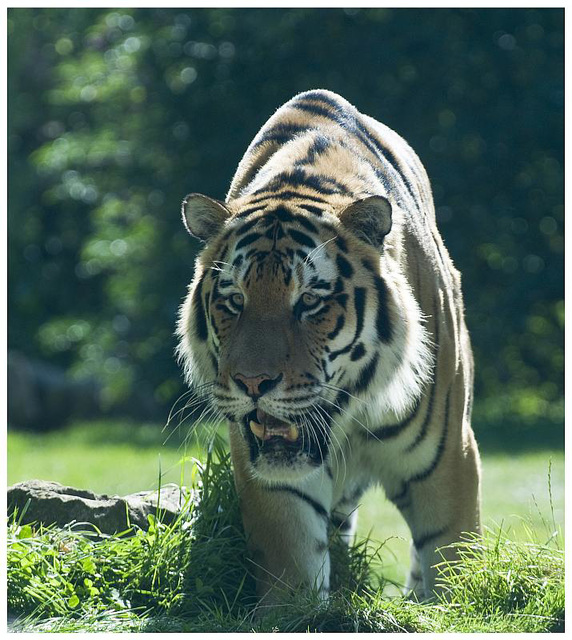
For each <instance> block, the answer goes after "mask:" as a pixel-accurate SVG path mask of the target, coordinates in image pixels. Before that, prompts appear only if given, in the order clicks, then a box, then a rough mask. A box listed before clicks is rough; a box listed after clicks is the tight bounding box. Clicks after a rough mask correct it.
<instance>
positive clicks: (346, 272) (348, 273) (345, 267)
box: [336, 253, 354, 278]
mask: <svg viewBox="0 0 572 640" xmlns="http://www.w3.org/2000/svg"><path fill="white" fill-rule="evenodd" d="M336 266H337V267H338V270H339V272H340V273H341V274H342V277H344V278H351V277H352V276H353V274H354V268H353V267H352V265H351V264H350V263H349V262H348V261H347V260H346V259H345V258H344V256H343V255H342V254H341V253H338V255H337V256H336Z"/></svg>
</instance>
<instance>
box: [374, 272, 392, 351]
mask: <svg viewBox="0 0 572 640" xmlns="http://www.w3.org/2000/svg"><path fill="white" fill-rule="evenodd" d="M373 284H374V286H375V288H376V290H377V305H378V307H377V319H376V323H375V324H376V330H377V337H378V338H379V339H380V340H381V342H385V343H386V344H387V343H388V342H390V341H391V338H392V335H393V329H392V327H391V322H390V320H389V308H388V302H389V291H388V289H387V285H386V284H385V280H383V278H381V277H380V276H378V275H374V276H373Z"/></svg>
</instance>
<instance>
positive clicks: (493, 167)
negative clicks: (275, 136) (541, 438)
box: [8, 9, 564, 428]
mask: <svg viewBox="0 0 572 640" xmlns="http://www.w3.org/2000/svg"><path fill="white" fill-rule="evenodd" d="M563 17H564V13H563V10H560V9H476V10H469V9H467V10H453V9H428V10H418V9H414V10H409V9H401V10H394V9H361V10H360V9H346V10H342V9H321V10H318V9H195V10H193V9H190V10H174V9H148V10H147V9H146V10H139V9H137V10H132V9H117V10H104V9H12V10H10V11H9V14H8V53H9V59H8V65H9V76H8V81H9V212H8V214H9V225H8V230H9V243H10V245H9V246H10V251H9V290H8V298H9V348H10V349H13V350H16V351H19V352H22V353H24V354H26V355H27V356H30V357H32V358H36V359H40V360H46V361H50V362H52V363H56V364H58V365H59V366H62V367H64V368H65V369H66V370H67V371H68V372H69V374H70V376H74V377H77V378H82V377H95V378H97V379H98V380H99V381H100V383H101V384H102V385H103V402H104V407H108V408H109V407H113V406H127V404H125V403H126V402H127V401H128V399H129V398H132V397H134V394H139V396H138V397H142V395H143V396H145V397H146V398H147V399H148V400H149V399H151V400H152V401H153V402H152V403H151V405H149V403H148V406H154V407H155V408H156V411H157V415H162V414H164V413H166V411H167V409H168V407H169V406H170V405H171V404H172V403H173V402H174V400H175V399H176V398H177V396H178V395H179V394H180V393H181V392H182V391H183V386H182V381H181V377H180V374H179V371H178V369H177V367H176V364H175V362H174V358H173V349H174V346H175V341H174V337H173V330H174V325H175V320H176V312H177V308H178V305H179V304H180V302H181V300H182V298H183V296H184V295H185V290H186V285H187V283H188V282H189V280H190V278H191V276H192V270H193V260H194V256H195V253H196V251H197V249H198V245H197V244H196V243H195V242H194V241H193V240H192V239H191V238H190V237H189V236H188V235H187V234H186V232H185V231H184V229H183V226H182V224H181V222H180V216H179V208H180V202H181V200H182V198H183V197H184V195H185V194H186V193H188V192H191V191H200V192H203V193H206V194H209V195H211V196H214V197H217V198H224V195H225V192H226V189H227V188H228V185H229V183H230V179H231V177H232V174H233V171H234V169H235V167H236V165H237V163H238V161H239V160H240V158H241V155H242V154H243V152H244V150H245V149H246V147H247V145H248V143H249V142H250V140H251V139H252V137H253V136H254V134H255V133H256V131H257V130H258V128H259V127H260V126H261V125H262V124H263V123H264V122H265V120H266V119H267V118H268V117H269V116H270V115H271V114H272V113H273V112H274V111H275V109H276V108H278V107H279V106H280V105H281V104H282V103H283V102H285V101H286V100H288V99H289V98H290V97H292V96H293V95H294V94H295V93H297V92H299V91H302V90H306V89H311V88H327V89H331V90H333V91H336V92H338V93H340V94H341V95H343V96H344V97H345V98H347V99H348V100H349V101H350V102H352V103H353V104H355V105H356V107H357V108H358V109H359V110H360V111H362V112H364V113H367V114H369V115H371V116H373V117H375V118H377V119H378V120H381V121H383V122H384V123H386V124H388V125H389V126H391V127H392V128H394V129H395V130H396V131H398V132H399V133H400V134H401V135H403V136H404V137H405V138H406V139H407V140H408V141H409V142H410V144H411V145H412V146H413V148H414V149H415V150H416V151H417V152H418V154H419V156H420V157H421V159H422V161H423V162H424V164H425V166H426V167H427V170H428V173H429V176H430V178H431V180H432V184H433V190H434V196H435V202H436V207H437V215H438V220H439V225H440V228H441V232H442V234H443V236H444V238H445V242H446V243H447V246H448V248H449V251H450V253H451V255H452V257H453V259H454V261H455V263H456V265H457V267H458V268H459V269H460V270H461V272H462V274H463V282H464V294H465V301H466V313H467V320H468V324H469V328H470V330H471V332H472V337H473V344H474V350H475V355H476V361H477V390H476V393H477V395H476V398H477V400H476V418H477V423H479V421H480V423H481V424H483V425H489V426H491V425H492V426H495V425H502V424H506V423H507V421H508V422H510V423H514V422H517V423H519V424H522V425H526V424H530V425H537V426H538V425H540V424H547V423H552V424H555V425H559V424H561V420H562V417H563V400H562V397H563V362H564V359H563V318H564V305H563V249H564V244H563V217H564V210H563V101H564V90H563ZM483 428H484V427H483Z"/></svg>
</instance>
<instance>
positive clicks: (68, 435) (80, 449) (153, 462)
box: [8, 420, 208, 495]
mask: <svg viewBox="0 0 572 640" xmlns="http://www.w3.org/2000/svg"><path fill="white" fill-rule="evenodd" d="M207 431H208V429H206V430H205V434H206V432H207ZM165 441H166V442H165ZM182 441H183V438H182V436H181V435H180V434H178V433H176V432H175V433H169V432H168V431H166V430H165V431H163V430H162V428H161V426H160V425H156V424H143V425H139V424H135V423H130V422H128V421H112V420H106V421H97V422H79V423H76V424H73V425H71V426H69V427H68V428H66V429H62V430H59V431H53V432H47V433H35V432H23V431H8V484H9V485H11V484H15V483H16V482H22V481H24V480H29V479H31V478H37V479H40V480H53V481H55V482H60V483H61V484H64V485H68V486H73V487H81V488H85V489H90V490H91V491H94V492H96V493H108V494H115V495H125V494H128V493H133V492H136V491H145V490H152V489H156V488H157V479H158V477H159V470H161V475H162V482H163V484H165V483H167V482H181V480H183V481H184V478H185V477H186V474H187V473H188V472H189V468H190V467H189V463H188V461H187V462H185V460H188V458H189V456H197V455H199V454H200V453H201V449H200V448H199V447H198V445H197V444H196V442H194V441H193V442H192V443H190V444H187V445H184V444H182ZM79 461H81V464H78V462H79Z"/></svg>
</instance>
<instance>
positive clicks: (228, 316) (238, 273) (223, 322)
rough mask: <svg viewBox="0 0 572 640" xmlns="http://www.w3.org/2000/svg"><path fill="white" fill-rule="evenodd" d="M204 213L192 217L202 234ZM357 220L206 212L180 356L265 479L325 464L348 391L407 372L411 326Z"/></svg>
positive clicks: (280, 212)
mask: <svg viewBox="0 0 572 640" xmlns="http://www.w3.org/2000/svg"><path fill="white" fill-rule="evenodd" d="M194 197H195V198H198V196H194ZM201 198H204V196H201ZM380 200H381V199H380ZM187 202H188V200H187ZM210 202H212V203H213V205H212V206H218V207H222V205H221V204H220V203H214V201H210ZM386 202H387V201H385V200H384V199H383V203H381V202H377V203H370V204H372V205H376V210H375V211H372V210H368V211H367V215H368V216H371V215H372V214H373V213H375V214H376V215H377V216H378V218H379V219H378V220H377V225H378V226H377V228H372V229H371V230H369V235H368V240H372V238H374V239H375V237H374V234H375V233H378V234H379V226H380V225H382V226H384V230H385V233H387V231H389V228H388V227H389V226H390V222H389V224H388V223H387V220H386V222H385V224H384V225H383V214H384V213H387V210H388V209H387V208H388V207H389V205H387V207H385V203H386ZM203 204H204V202H203V201H201V202H200V205H201V206H203ZM382 204H383V206H381V205H382ZM380 207H381V209H380ZM187 208H188V207H187ZM197 209H200V207H197V203H196V202H195V203H194V204H193V213H194V218H193V217H192V216H191V215H189V214H188V213H187V216H186V220H187V226H188V227H189V229H190V230H191V231H192V232H194V233H196V234H197V235H198V232H197V231H195V230H196V227H197V218H199V215H198V213H197ZM389 211H390V209H389ZM199 213H204V212H201V211H200V210H199ZM350 215H351V217H350ZM217 216H218V218H220V220H223V219H224V222H223V224H222V225H221V226H217V225H216V224H215V222H216V219H217ZM357 217H358V214H357V213H356V212H350V214H348V218H347V219H346V220H345V223H346V224H344V218H343V216H334V215H330V214H327V213H326V212H320V214H319V215H318V214H317V213H316V214H313V215H308V212H307V211H304V212H301V211H299V210H298V211H296V208H295V207H286V206H284V205H277V206H274V207H272V206H268V207H266V208H265V209H264V211H263V212H257V213H253V214H250V215H247V216H245V215H244V214H242V215H241V214H240V213H239V214H238V215H236V214H235V215H233V216H227V217H226V219H225V214H224V212H223V211H222V210H219V211H218V212H214V211H210V212H209V216H208V224H207V225H206V226H207V228H208V231H210V232H211V233H212V228H213V227H215V228H216V229H217V231H215V232H214V237H213V236H212V235H211V238H210V240H209V242H208V244H207V246H206V248H205V249H204V251H203V252H202V253H201V255H200V256H199V258H198V259H197V268H196V272H195V278H194V280H193V283H192V285H191V288H190V292H189V296H188V298H187V301H186V303H185V305H184V306H183V308H182V313H181V320H180V323H179V328H178V332H179V335H180V337H181V346H180V351H181V353H182V355H183V359H184V360H185V364H186V367H187V373H188V374H189V377H190V378H191V379H192V381H193V382H195V383H207V384H209V383H212V384H211V386H210V389H212V402H213V403H214V406H215V407H216V409H217V410H218V411H219V412H220V413H222V414H223V415H224V416H225V417H226V418H228V419H229V420H230V421H231V423H232V425H233V428H237V429H239V430H240V433H241V435H242V438H243V439H244V441H245V443H246V445H247V447H248V451H249V455H250V462H251V465H252V469H253V472H254V473H256V474H257V475H259V476H262V477H264V478H266V479H268V480H275V481H279V480H281V479H290V480H292V479H296V478H302V477H305V476H307V475H308V474H309V473H311V472H312V471H315V470H316V469H317V468H319V467H320V466H321V465H322V464H323V463H324V461H326V460H327V458H328V454H329V450H330V446H331V444H332V437H334V439H335V440H336V441H338V442H339V439H340V435H341V434H340V435H338V436H336V435H335V434H333V433H332V432H333V430H335V429H338V428H341V429H342V430H343V419H342V413H343V408H344V407H345V406H346V405H347V404H348V402H349V401H350V398H352V397H355V396H358V397H359V396H364V395H365V396H367V393H368V390H369V388H370V387H371V386H372V385H371V383H372V381H373V380H374V378H375V379H376V384H378V383H379V382H382V383H383V381H384V380H385V379H387V380H389V379H390V378H391V374H392V373H395V370H396V369H397V368H398V367H399V354H398V351H399V348H400V347H399V345H400V344H401V345H402V346H403V345H404V344H405V334H404V331H405V327H404V326H403V322H402V321H401V317H400V314H399V312H398V307H397V305H396V303H395V301H394V299H393V294H392V287H391V286H389V284H388V280H389V279H390V278H389V276H390V274H387V276H388V277H386V278H383V277H382V276H381V275H380V252H379V248H378V247H376V246H374V244H371V243H370V242H365V241H363V240H362V239H360V238H359V237H358V235H357V234H356V230H355V228H354V229H352V228H351V224H350V223H352V222H355V221H356V220H355V219H356V218H357ZM362 217H363V216H362ZM213 220H214V221H213ZM359 222H360V227H359V229H362V230H363V226H364V221H363V219H362V220H360V221H359ZM193 225H194V227H193ZM366 226H367V225H366ZM201 230H202V231H203V235H204V234H205V233H206V232H205V230H204V229H201ZM201 230H199V232H200V231H201ZM384 235H385V234H384ZM382 386H383V384H382ZM341 437H343V435H342V436H341Z"/></svg>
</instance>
